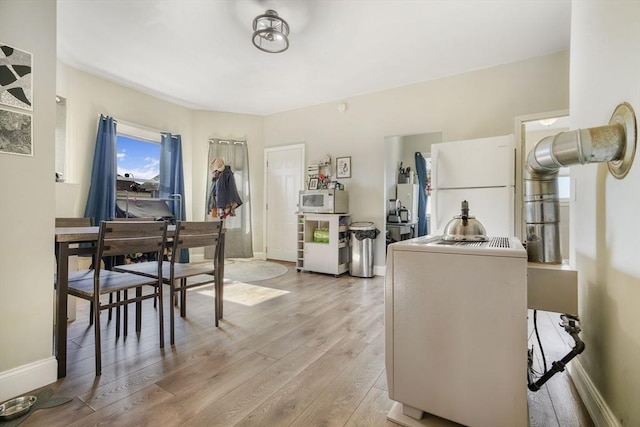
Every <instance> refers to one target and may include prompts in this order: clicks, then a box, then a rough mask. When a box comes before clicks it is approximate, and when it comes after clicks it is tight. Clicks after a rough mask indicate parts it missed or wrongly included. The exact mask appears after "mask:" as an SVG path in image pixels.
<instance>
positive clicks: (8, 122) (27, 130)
mask: <svg viewBox="0 0 640 427" xmlns="http://www.w3.org/2000/svg"><path fill="white" fill-rule="evenodd" d="M0 153H7V154H18V155H23V156H33V127H32V125H31V114H24V113H18V112H16V111H9V110H4V109H2V108H0Z"/></svg>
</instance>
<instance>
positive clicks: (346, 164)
mask: <svg viewBox="0 0 640 427" xmlns="http://www.w3.org/2000/svg"><path fill="white" fill-rule="evenodd" d="M336 178H351V157H336Z"/></svg>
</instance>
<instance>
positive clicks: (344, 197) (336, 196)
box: [298, 190, 349, 214]
mask: <svg viewBox="0 0 640 427" xmlns="http://www.w3.org/2000/svg"><path fill="white" fill-rule="evenodd" d="M298 212H302V213H334V214H336V213H347V212H349V194H348V193H347V192H346V191H344V190H302V191H300V198H299V200H298Z"/></svg>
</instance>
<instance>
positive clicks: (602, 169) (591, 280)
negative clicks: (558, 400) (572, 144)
mask: <svg viewBox="0 0 640 427" xmlns="http://www.w3.org/2000/svg"><path fill="white" fill-rule="evenodd" d="M571 15H572V22H571V103H570V105H571V127H572V128H574V129H576V128H587V127H593V126H601V125H603V124H607V123H608V122H609V118H610V117H611V114H612V112H613V110H614V108H615V107H616V105H618V104H619V103H621V102H623V101H627V102H629V103H631V105H632V106H633V108H634V109H635V112H636V118H638V114H639V113H640V2H638V1H590V2H586V1H574V2H573V3H572V13H571ZM571 175H572V177H574V178H575V181H576V200H575V202H574V203H573V204H572V205H571V215H572V218H571V224H572V227H571V239H572V242H573V245H572V247H573V251H572V252H573V253H572V257H571V260H572V263H573V265H574V266H575V267H576V268H577V269H578V283H579V313H580V318H581V320H582V328H583V336H584V341H585V343H586V350H585V352H584V353H583V354H582V355H581V356H579V358H578V362H579V363H578V364H576V365H574V366H572V365H570V368H571V372H572V377H573V378H574V382H578V384H580V386H581V387H582V390H583V399H584V400H586V401H587V403H588V405H589V406H590V407H592V408H594V409H595V410H596V411H598V410H600V409H602V408H599V407H598V403H600V406H602V401H600V402H598V399H599V398H602V400H603V401H604V403H606V404H607V405H608V409H610V412H608V411H607V410H606V409H607V408H605V411H604V414H600V415H597V416H596V421H597V424H596V425H617V423H619V424H620V425H623V426H638V425H640V405H639V404H638V403H639V402H640V226H638V219H639V218H640V159H639V158H638V152H636V158H635V161H634V163H633V166H632V168H631V170H630V172H629V175H628V176H627V177H626V178H625V179H623V180H617V179H615V178H614V177H613V176H612V175H611V174H609V173H608V171H607V166H606V165H605V164H599V165H588V166H576V167H572V168H571ZM572 363H573V362H572ZM585 392H586V393H585ZM605 406H606V405H605Z"/></svg>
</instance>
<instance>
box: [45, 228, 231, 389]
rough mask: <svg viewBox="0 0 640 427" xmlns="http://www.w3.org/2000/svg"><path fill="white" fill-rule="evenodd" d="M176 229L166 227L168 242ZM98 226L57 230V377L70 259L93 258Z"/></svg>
mask: <svg viewBox="0 0 640 427" xmlns="http://www.w3.org/2000/svg"><path fill="white" fill-rule="evenodd" d="M175 229H176V226H175V225H173V224H170V225H168V226H167V243H170V242H171V240H172V239H173V235H174V233H175ZM99 230H100V227H98V226H92V227H56V229H55V255H56V261H57V270H56V273H57V274H56V293H55V305H56V324H55V337H54V349H53V351H54V354H55V356H56V359H57V360H58V378H63V377H65V376H66V375H67V297H68V286H69V257H70V256H73V255H88V256H92V255H95V253H96V248H97V242H98V238H99V234H100V233H99ZM225 234H226V230H225V229H224V228H223V229H222V233H221V234H220V243H219V244H220V250H219V251H218V252H217V259H215V260H214V262H215V263H217V266H216V267H217V268H216V269H215V272H216V273H215V274H216V277H215V313H216V314H215V316H216V324H217V323H218V321H219V320H221V319H222V309H223V304H222V300H223V291H224V289H223V288H224V286H223V283H224V240H225Z"/></svg>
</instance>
